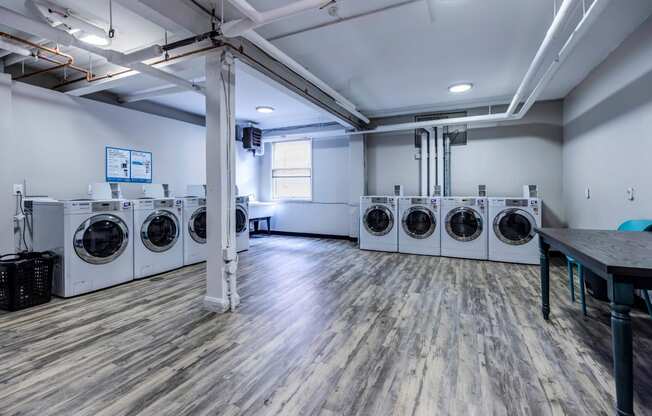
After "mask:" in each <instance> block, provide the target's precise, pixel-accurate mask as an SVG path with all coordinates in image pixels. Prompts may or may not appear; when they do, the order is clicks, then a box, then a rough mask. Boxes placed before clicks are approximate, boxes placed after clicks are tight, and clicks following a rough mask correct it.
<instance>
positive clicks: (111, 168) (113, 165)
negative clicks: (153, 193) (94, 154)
mask: <svg viewBox="0 0 652 416" xmlns="http://www.w3.org/2000/svg"><path fill="white" fill-rule="evenodd" d="M106 181H107V182H138V183H151V182H152V153H151V152H143V151H140V150H129V149H121V148H117V147H107V148H106Z"/></svg>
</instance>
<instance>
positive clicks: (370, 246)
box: [360, 196, 399, 252]
mask: <svg viewBox="0 0 652 416" xmlns="http://www.w3.org/2000/svg"><path fill="white" fill-rule="evenodd" d="M396 201H397V198H396V197H394V196H363V197H360V248H361V249H363V250H377V251H391V252H395V251H398V227H399V224H397V219H396V216H397V206H396Z"/></svg>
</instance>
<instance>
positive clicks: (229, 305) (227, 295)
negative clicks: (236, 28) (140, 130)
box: [204, 49, 239, 312]
mask: <svg viewBox="0 0 652 416" xmlns="http://www.w3.org/2000/svg"><path fill="white" fill-rule="evenodd" d="M234 69H235V65H234V61H233V57H232V56H231V55H230V54H229V53H228V52H226V51H225V50H224V49H221V50H219V51H218V52H216V53H214V54H211V55H208V56H207V57H206V239H207V248H208V258H207V262H206V296H205V297H204V306H205V307H206V308H207V309H209V310H211V311H215V312H225V311H227V310H229V309H233V308H234V307H235V306H237V304H238V303H239V297H238V294H237V287H236V270H237V256H236V249H235V224H234V222H235V218H234V217H235V192H234V191H235V72H234Z"/></svg>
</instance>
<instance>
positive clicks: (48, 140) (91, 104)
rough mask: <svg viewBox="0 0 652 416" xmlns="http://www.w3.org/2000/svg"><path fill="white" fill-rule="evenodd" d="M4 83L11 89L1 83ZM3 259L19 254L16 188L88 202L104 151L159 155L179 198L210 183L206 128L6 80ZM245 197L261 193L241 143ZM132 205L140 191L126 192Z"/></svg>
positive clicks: (2, 96) (163, 175)
mask: <svg viewBox="0 0 652 416" xmlns="http://www.w3.org/2000/svg"><path fill="white" fill-rule="evenodd" d="M2 80H4V82H3V81H2ZM0 108H2V109H3V110H5V109H9V110H10V111H2V112H0V137H1V138H2V147H1V149H2V151H1V152H0V165H1V168H0V169H2V171H0V173H1V174H2V175H1V178H0V235H1V238H0V252H8V251H10V250H12V248H13V234H12V233H11V229H10V224H11V216H13V213H14V209H15V206H14V204H15V200H14V197H13V196H11V194H10V191H11V184H13V183H22V182H23V180H26V181H27V192H28V194H31V195H49V196H52V197H54V198H60V199H69V198H84V197H87V194H86V192H87V186H88V184H89V183H93V182H103V181H104V180H105V166H104V165H105V162H104V157H105V146H116V147H124V148H130V149H138V150H146V151H151V152H152V153H153V182H155V183H168V184H170V186H171V188H172V191H173V192H174V193H175V194H176V195H183V194H184V193H185V189H186V186H187V185H188V184H201V183H205V177H206V166H205V134H206V133H205V128H204V127H201V126H197V125H194V124H189V123H185V122H181V121H177V120H172V119H169V118H163V117H159V116H155V115H151V114H147V113H143V112H139V111H134V110H129V109H125V108H120V107H117V106H113V105H108V104H104V103H100V102H97V101H92V100H87V99H84V98H78V97H73V96H68V95H65V94H61V93H58V92H53V91H50V90H46V89H42V88H38V87H34V86H30V85H27V84H23V83H17V82H14V83H11V82H8V81H7V77H6V76H4V75H3V76H2V77H0ZM237 146H238V149H240V150H239V151H238V158H237V161H238V165H237V182H238V185H239V187H240V190H241V193H246V194H249V193H257V192H258V180H257V177H258V165H259V161H257V160H256V159H254V158H253V156H251V154H250V153H249V152H245V151H243V150H242V149H241V145H240V143H237ZM122 189H123V194H124V197H125V198H135V197H139V196H140V195H139V190H140V186H139V185H136V184H124V185H122Z"/></svg>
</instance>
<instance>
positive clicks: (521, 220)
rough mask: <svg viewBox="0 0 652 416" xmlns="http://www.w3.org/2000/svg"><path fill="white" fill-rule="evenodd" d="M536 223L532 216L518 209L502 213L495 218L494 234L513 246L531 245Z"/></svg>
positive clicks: (506, 210)
mask: <svg viewBox="0 0 652 416" xmlns="http://www.w3.org/2000/svg"><path fill="white" fill-rule="evenodd" d="M535 225H536V221H535V220H534V217H533V216H532V214H530V213H529V212H527V211H524V210H522V209H518V208H510V209H505V210H503V211H501V212H500V213H499V214H498V215H496V217H495V218H494V223H493V227H494V233H496V237H498V239H499V240H500V241H502V242H503V243H505V244H509V245H512V246H521V245H523V244H527V243H529V242H530V241H531V240H532V239H533V238H534V236H535V234H536V233H535V231H534V228H535Z"/></svg>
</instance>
